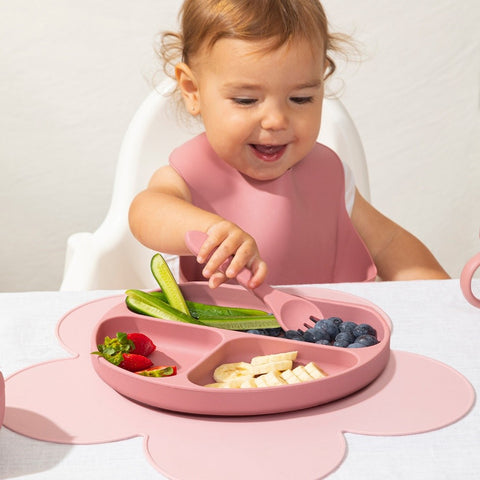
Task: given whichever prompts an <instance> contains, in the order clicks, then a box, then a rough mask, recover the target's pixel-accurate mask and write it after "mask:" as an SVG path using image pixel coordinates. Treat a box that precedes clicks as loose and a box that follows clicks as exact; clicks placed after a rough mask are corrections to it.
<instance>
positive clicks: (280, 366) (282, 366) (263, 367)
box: [252, 360, 293, 375]
mask: <svg viewBox="0 0 480 480" xmlns="http://www.w3.org/2000/svg"><path fill="white" fill-rule="evenodd" d="M292 363H293V362H292V361H291V360H280V361H278V362H269V363H262V364H260V365H253V366H252V372H253V375H262V374H264V373H268V372H274V371H276V370H280V371H281V372H283V370H288V369H291V368H292Z"/></svg>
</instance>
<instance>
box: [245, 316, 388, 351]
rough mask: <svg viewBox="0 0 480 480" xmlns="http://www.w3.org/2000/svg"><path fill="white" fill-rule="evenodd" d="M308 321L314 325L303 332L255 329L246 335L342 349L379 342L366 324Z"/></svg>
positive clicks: (326, 320) (333, 319)
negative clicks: (253, 334) (278, 338)
mask: <svg viewBox="0 0 480 480" xmlns="http://www.w3.org/2000/svg"><path fill="white" fill-rule="evenodd" d="M310 320H311V321H312V322H314V325H313V326H312V327H309V328H307V330H305V331H304V332H302V331H300V330H287V331H286V332H280V333H279V332H278V329H263V330H260V329H257V330H248V333H255V334H257V335H266V336H272V337H280V338H282V337H283V338H287V339H289V340H297V341H300V342H309V343H316V344H319V345H330V346H333V347H342V348H363V347H370V346H372V345H376V344H377V343H378V342H379V340H378V338H377V332H376V330H375V329H374V328H373V327H372V326H371V325H369V324H367V323H360V324H357V323H355V322H351V321H345V322H344V321H343V320H342V319H341V318H339V317H330V318H324V319H318V318H315V317H310Z"/></svg>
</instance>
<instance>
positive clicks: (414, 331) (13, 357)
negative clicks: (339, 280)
mask: <svg viewBox="0 0 480 480" xmlns="http://www.w3.org/2000/svg"><path fill="white" fill-rule="evenodd" d="M321 287H322V288H325V287H327V288H333V289H338V290H342V291H345V292H348V293H352V294H355V295H358V296H361V297H363V298H366V299H367V300H370V301H371V302H373V303H375V304H376V305H378V306H379V307H380V308H382V309H383V310H384V311H385V312H386V313H387V314H388V315H389V317H390V318H391V320H392V322H393V325H394V329H393V333H392V338H391V348H392V349H395V350H404V351H410V352H415V353H419V354H422V355H426V356H427V357H431V358H434V359H437V360H440V361H441V362H444V363H446V364H448V365H450V366H451V367H453V368H455V369H456V370H457V371H459V372H460V373H461V374H463V375H464V376H465V377H466V378H467V379H468V380H469V381H470V383H471V384H472V385H473V386H474V388H475V390H476V391H477V392H478V391H480V355H479V349H480V309H476V308H474V307H472V306H471V305H469V304H468V303H467V302H466V301H465V300H464V298H463V296H462V294H461V292H460V288H459V282H458V280H446V281H419V282H395V283H391V282H384V283H370V284H337V285H327V286H325V285H322V286H321ZM474 289H475V290H476V291H480V281H479V280H475V285H474ZM117 293H119V292H118V291H94V292H81V293H69V292H27V293H0V370H1V371H2V372H3V374H4V376H5V377H8V376H9V375H11V374H13V373H14V372H16V371H18V370H20V369H22V368H24V367H28V366H30V365H33V364H36V363H39V362H41V361H46V360H50V359H56V358H67V357H69V354H68V353H67V352H66V351H65V350H63V348H61V347H60V345H59V344H58V342H57V339H56V337H55V331H54V330H55V326H56V324H57V322H58V320H59V319H60V317H62V316H63V315H64V314H65V313H66V312H67V311H68V310H70V309H71V308H73V307H75V306H77V305H79V304H81V303H84V302H87V301H89V300H93V299H96V298H101V297H105V296H109V295H112V294H117ZM439 401H441V399H439ZM346 439H347V443H348V450H347V457H346V459H345V461H344V462H343V463H342V464H341V465H340V467H339V469H338V470H337V471H336V472H334V473H333V474H332V475H330V477H329V478H331V479H348V480H353V479H354V480H362V479H369V480H375V479H382V480H383V479H385V478H388V479H408V480H416V479H419V480H428V479H432V480H441V479H448V480H450V479H462V480H466V479H478V478H480V455H479V454H478V452H479V447H480V412H479V408H478V405H475V406H474V407H473V409H472V410H471V411H470V413H469V414H468V415H467V416H466V417H464V418H463V419H461V420H460V421H458V422H457V423H455V424H453V425H450V426H448V427H445V428H443V429H440V430H436V431H433V432H429V433H424V434H418V435H407V436H398V437H385V436H382V437H375V436H365V435H353V434H346ZM142 442H143V440H142V438H134V439H130V440H125V441H120V442H115V443H107V444H100V445H60V444H53V443H47V442H41V441H37V440H32V439H29V438H26V437H23V436H21V435H18V434H16V433H13V432H12V431H10V430H8V429H6V428H5V427H2V428H1V429H0V479H7V478H15V479H21V478H25V479H27V478H28V479H32V480H33V479H35V480H37V479H49V480H52V479H64V478H68V479H69V480H74V479H82V480H85V479H90V478H102V477H105V478H106V477H107V475H108V476H109V477H111V478H116V479H119V480H121V479H125V480H127V479H128V480H131V479H133V478H134V479H141V478H149V479H153V478H155V479H157V478H158V479H164V478H165V477H163V476H162V475H161V474H159V473H158V472H157V471H156V470H155V469H154V468H153V467H152V466H151V465H150V464H149V463H148V462H147V460H146V458H145V455H144V453H143V447H142ZM185 458H186V461H188V452H185ZM212 461H213V460H212ZM292 461H299V458H298V456H297V457H296V459H295V458H292ZM307 461H315V459H309V460H307ZM227 478H228V477H225V479H226V480H227ZM181 480H196V479H193V478H192V479H181ZM251 480H266V479H255V478H253V477H252V479H251ZM292 480H302V479H292Z"/></svg>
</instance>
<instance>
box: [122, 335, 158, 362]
mask: <svg viewBox="0 0 480 480" xmlns="http://www.w3.org/2000/svg"><path fill="white" fill-rule="evenodd" d="M117 335H118V334H117ZM127 339H128V340H131V341H132V342H133V344H134V348H133V350H132V353H136V354H137V355H143V356H144V357H148V356H149V355H150V354H151V353H152V352H154V351H155V349H156V348H157V347H156V346H155V344H154V343H153V342H152V341H151V340H150V338H148V337H147V336H146V335H144V334H143V333H129V334H127Z"/></svg>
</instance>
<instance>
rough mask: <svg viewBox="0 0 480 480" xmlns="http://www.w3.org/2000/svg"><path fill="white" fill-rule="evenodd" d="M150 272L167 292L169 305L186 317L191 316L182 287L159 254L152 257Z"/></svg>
mask: <svg viewBox="0 0 480 480" xmlns="http://www.w3.org/2000/svg"><path fill="white" fill-rule="evenodd" d="M150 270H151V271H152V274H153V276H154V277H155V280H156V281H157V283H158V284H159V285H160V288H161V289H162V291H163V292H165V295H166V297H167V301H168V303H169V305H171V306H172V307H173V308H175V309H176V310H179V311H180V312H182V313H184V314H186V315H190V312H189V310H188V307H187V304H186V302H185V298H183V294H182V292H181V290H180V287H179V286H178V284H177V282H176V280H175V277H174V276H173V273H172V271H171V270H170V268H169V266H168V263H167V262H166V261H165V259H164V258H163V257H162V255H160V254H159V253H157V254H155V255H154V256H153V257H152V260H151V261H150Z"/></svg>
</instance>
